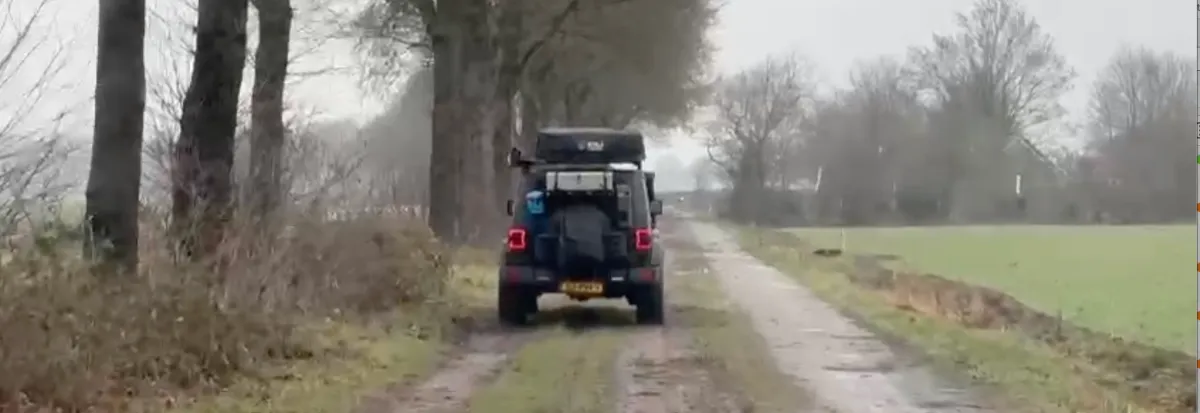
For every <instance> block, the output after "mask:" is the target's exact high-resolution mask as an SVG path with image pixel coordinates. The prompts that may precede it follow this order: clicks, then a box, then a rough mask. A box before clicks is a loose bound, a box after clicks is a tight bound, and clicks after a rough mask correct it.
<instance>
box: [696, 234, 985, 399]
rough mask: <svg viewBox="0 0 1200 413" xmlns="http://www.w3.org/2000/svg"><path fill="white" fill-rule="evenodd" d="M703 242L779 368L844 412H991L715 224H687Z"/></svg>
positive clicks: (973, 396) (968, 392)
mask: <svg viewBox="0 0 1200 413" xmlns="http://www.w3.org/2000/svg"><path fill="white" fill-rule="evenodd" d="M689 226H690V227H691V230H692V232H693V234H694V236H695V237H696V238H697V239H701V240H704V241H705V245H704V247H705V249H706V250H707V252H706V254H705V255H706V256H707V257H708V258H709V260H710V262H711V264H712V268H713V270H714V273H715V274H717V277H716V278H717V279H718V280H720V285H721V287H722V290H723V291H724V292H725V293H726V295H727V296H729V297H730V298H731V299H732V300H733V301H734V302H736V303H737V304H738V306H739V307H741V308H742V309H744V310H745V311H746V313H747V314H748V315H749V316H750V318H751V320H752V321H753V323H754V327H755V330H756V331H757V332H758V333H759V334H760V335H761V336H762V337H763V338H764V339H765V341H766V342H767V343H768V345H769V346H770V352H771V355H772V356H773V358H774V359H775V362H776V363H777V364H778V366H779V368H780V369H781V370H783V371H784V372H785V373H787V374H788V375H790V376H792V378H793V379H794V380H795V381H796V382H797V383H798V384H799V385H800V386H803V387H805V388H809V389H811V390H813V392H814V394H817V395H818V396H819V398H820V400H819V401H818V403H819V404H820V405H821V406H822V407H825V408H827V409H830V410H834V411H838V412H844V413H858V412H863V413H875V412H879V413H884V412H887V413H910V412H911V413H917V412H921V413H942V412H946V413H948V412H990V411H995V410H993V409H990V408H988V407H985V405H983V404H982V403H980V402H979V401H978V400H979V398H978V397H977V395H976V394H972V393H973V392H972V391H971V389H970V388H969V386H967V385H963V384H961V383H951V382H950V381H949V380H945V379H944V378H942V377H937V376H935V374H934V373H933V371H932V370H931V369H930V368H928V366H924V365H922V364H921V363H920V362H918V361H917V360H916V359H915V358H912V357H905V356H904V354H901V353H899V352H897V351H895V349H893V348H891V347H890V346H889V345H888V344H887V343H886V342H885V341H883V340H882V339H880V338H879V337H878V336H876V335H874V334H873V333H872V332H870V331H868V330H867V329H864V328H862V327H860V326H858V325H857V324H856V323H855V322H854V321H852V320H851V319H850V318H848V317H846V316H843V315H842V314H840V313H839V312H837V311H836V310H834V309H833V308H832V307H831V306H830V305H829V304H827V303H825V302H823V301H821V300H820V299H818V298H817V297H816V296H814V295H813V294H812V292H810V291H808V290H807V289H806V288H804V287H803V286H801V285H799V284H797V283H796V282H795V281H794V280H792V279H790V278H788V277H786V276H784V275H783V274H782V273H780V272H779V271H778V270H776V269H775V268H772V267H769V266H767V265H765V264H763V263H762V262H760V261H758V260H757V259H755V258H753V257H751V256H749V255H748V254H746V253H745V252H743V251H742V250H741V249H740V247H739V246H738V245H737V244H736V242H735V241H734V240H733V239H732V237H731V235H730V234H728V233H726V232H725V231H723V230H722V229H720V228H718V227H716V226H715V225H712V224H707V223H700V222H691V223H689Z"/></svg>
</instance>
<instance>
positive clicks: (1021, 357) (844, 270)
mask: <svg viewBox="0 0 1200 413" xmlns="http://www.w3.org/2000/svg"><path fill="white" fill-rule="evenodd" d="M738 230H739V231H740V232H739V234H738V235H739V240H740V242H741V244H742V247H743V248H744V249H745V250H746V251H747V252H749V253H751V254H752V255H754V256H756V257H757V258H759V259H761V260H763V261H764V262H766V263H768V264H770V265H772V266H775V267H777V268H779V269H780V270H782V271H783V272H785V273H787V274H789V275H791V276H793V277H795V278H797V279H798V280H799V281H800V282H802V283H803V284H805V285H806V286H808V287H809V288H810V289H811V290H812V291H813V292H814V293H815V294H817V295H818V296H820V297H821V298H822V299H823V300H825V301H827V302H829V303H831V304H833V305H835V306H837V307H839V308H840V309H841V310H842V311H844V312H846V313H849V314H852V315H855V316H857V317H858V318H859V319H861V320H863V321H865V322H866V323H867V324H868V325H869V326H871V327H872V328H874V329H876V330H878V331H881V332H883V333H885V334H887V335H890V336H893V337H896V338H899V339H901V340H903V341H905V342H907V343H909V344H911V345H913V346H916V347H919V348H921V349H922V351H923V352H924V353H926V354H927V355H929V356H931V358H932V359H933V361H935V363H936V364H939V365H941V366H943V367H955V368H956V370H965V371H966V372H967V373H969V374H970V375H971V376H972V377H974V378H976V379H980V380H982V381H984V382H987V383H992V384H996V385H998V387H1000V388H1002V389H1003V390H1004V393H1005V395H1006V396H1007V397H1006V399H1008V400H1010V401H1012V402H1014V403H1015V404H1016V405H1018V406H1020V410H1023V411H1036V412H1052V413H1059V412H1061V413H1067V412H1080V411H1087V412H1113V413H1116V412H1123V413H1128V412H1150V411H1154V412H1170V413H1174V412H1185V411H1194V409H1195V399H1194V395H1193V396H1191V398H1190V400H1188V396H1187V395H1185V394H1183V393H1181V392H1174V391H1173V390H1175V389H1170V390H1163V389H1147V388H1139V386H1138V384H1140V383H1139V382H1140V381H1141V379H1144V377H1132V376H1131V375H1129V374H1124V376H1123V377H1122V374H1121V373H1116V372H1114V371H1111V370H1106V369H1104V368H1103V366H1098V365H1095V364H1093V363H1091V362H1089V360H1086V359H1085V358H1084V357H1080V355H1078V354H1072V353H1065V352H1064V351H1063V349H1064V348H1073V349H1083V350H1081V352H1082V353H1085V354H1086V353H1089V352H1097V351H1100V352H1103V351H1114V352H1115V351H1117V350H1115V349H1113V348H1111V347H1108V346H1107V345H1105V344H1097V343H1084V342H1080V343H1069V344H1061V345H1051V344H1048V343H1047V341H1046V340H1045V338H1044V337H1031V336H1030V335H1028V334H1025V333H1024V332H1022V331H1020V330H1019V329H1016V328H1014V329H1007V328H1002V329H975V328H967V327H966V326H964V325H963V324H961V323H960V321H961V320H956V319H952V318H947V317H938V316H933V315H931V314H930V313H928V312H924V311H916V310H914V309H913V308H911V307H910V306H907V305H903V306H901V305H898V300H897V297H895V296H894V295H889V294H888V293H887V292H886V291H881V290H873V289H868V288H864V287H862V286H861V285H858V284H855V283H854V282H852V281H851V277H850V276H848V275H849V274H848V273H849V272H852V271H855V269H854V268H853V266H851V265H848V263H847V261H848V260H849V259H852V258H843V259H823V258H818V257H815V256H812V255H811V254H808V253H806V252H803V251H800V250H798V248H797V246H798V243H799V240H797V239H795V238H794V236H789V235H786V234H782V233H779V232H775V231H770V230H754V229H745V228H741V229H738ZM1063 339H1064V340H1067V341H1069V340H1070V338H1069V337H1064V338H1063ZM1088 346H1104V347H1100V348H1090V349H1089V348H1087V347H1088ZM1113 356H1116V354H1114V355H1113ZM1192 378H1193V380H1194V376H1192ZM1194 386H1195V383H1194V381H1193V382H1192V383H1191V384H1190V385H1186V384H1184V385H1183V386H1179V388H1180V389H1183V388H1187V389H1189V390H1190V389H1194ZM1176 393H1178V394H1176ZM1189 393H1190V392H1189ZM1139 394H1140V395H1141V396H1143V397H1139ZM1146 394H1151V395H1153V394H1159V395H1164V396H1168V397H1164V398H1162V399H1161V400H1155V399H1153V398H1149V399H1148V398H1147V397H1144V396H1145V395H1146ZM1013 410H1016V409H1013Z"/></svg>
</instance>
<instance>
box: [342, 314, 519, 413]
mask: <svg viewBox="0 0 1200 413" xmlns="http://www.w3.org/2000/svg"><path fill="white" fill-rule="evenodd" d="M492 330H493V331H486V332H479V333H475V334H473V335H471V336H470V337H468V338H467V340H466V343H465V344H463V345H461V346H460V347H458V348H456V349H455V351H454V354H452V355H451V356H450V357H448V359H447V361H446V362H444V363H443V364H442V366H441V367H440V368H439V369H438V370H437V371H436V372H435V373H434V374H433V375H432V376H430V377H428V378H426V379H425V380H424V381H421V382H419V383H417V384H416V385H412V386H403V385H398V386H397V388H394V389H389V390H387V391H384V392H382V393H380V394H377V395H373V396H372V397H369V398H367V399H365V400H364V401H363V403H362V404H361V406H360V407H359V408H358V409H357V410H356V411H357V412H358V413H442V412H456V411H461V410H463V409H464V408H465V407H466V403H467V400H468V399H469V398H470V396H471V395H472V394H474V392H475V390H477V389H479V388H482V387H483V386H486V385H487V384H488V383H490V382H491V381H492V380H493V379H494V378H495V377H496V375H497V374H499V372H500V371H501V370H503V368H504V367H505V366H506V365H507V363H508V361H509V359H510V358H511V357H512V355H513V354H514V353H515V352H516V351H517V350H519V349H520V348H521V347H522V346H523V345H524V344H525V343H528V342H529V341H530V340H532V339H533V332H532V331H502V330H499V329H498V328H496V329H492Z"/></svg>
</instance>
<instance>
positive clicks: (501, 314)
mask: <svg viewBox="0 0 1200 413" xmlns="http://www.w3.org/2000/svg"><path fill="white" fill-rule="evenodd" d="M497 290H498V291H497V296H496V316H497V317H498V318H499V319H500V323H501V324H504V325H509V326H521V325H525V324H528V323H529V315H530V314H532V313H535V312H537V295H534V294H533V292H532V291H528V290H527V289H524V288H521V287H520V286H517V285H501V286H500V288H498V289H497Z"/></svg>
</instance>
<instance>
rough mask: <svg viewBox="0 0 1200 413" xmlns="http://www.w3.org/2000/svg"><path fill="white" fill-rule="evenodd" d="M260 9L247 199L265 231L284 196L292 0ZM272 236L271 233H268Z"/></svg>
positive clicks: (265, 0)
mask: <svg viewBox="0 0 1200 413" xmlns="http://www.w3.org/2000/svg"><path fill="white" fill-rule="evenodd" d="M254 7H255V8H257V9H258V21H259V29H258V38H259V40H258V50H257V51H256V52H255V56H254V92H253V94H252V95H251V103H250V107H251V114H250V122H251V124H250V185H248V186H247V187H246V188H245V190H246V196H244V197H243V199H246V200H247V201H248V204H249V207H250V211H249V212H250V214H251V215H250V216H251V217H253V219H255V224H257V225H259V227H260V229H261V230H264V231H271V230H272V229H274V228H275V225H273V224H274V222H273V221H275V218H274V215H275V212H276V210H277V209H278V208H279V206H280V204H281V203H282V200H283V193H284V188H283V182H282V178H283V147H284V139H285V133H286V131H285V129H284V125H283V91H284V81H285V80H286V79H287V69H288V42H289V41H290V39H291V31H292V5H291V1H290V0H254ZM266 233H267V234H269V233H270V232H266Z"/></svg>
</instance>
